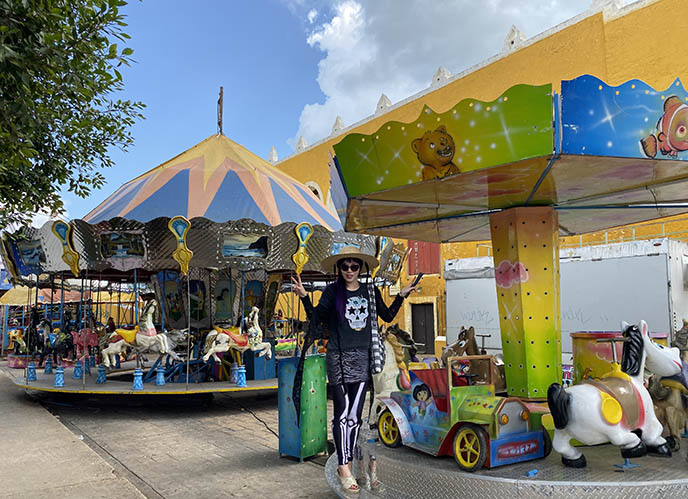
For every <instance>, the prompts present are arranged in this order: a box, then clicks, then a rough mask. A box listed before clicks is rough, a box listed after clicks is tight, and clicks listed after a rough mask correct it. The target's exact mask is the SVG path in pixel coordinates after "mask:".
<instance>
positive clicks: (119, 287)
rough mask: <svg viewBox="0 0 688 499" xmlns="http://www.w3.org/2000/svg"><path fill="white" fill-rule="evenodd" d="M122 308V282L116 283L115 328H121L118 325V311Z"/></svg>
mask: <svg viewBox="0 0 688 499" xmlns="http://www.w3.org/2000/svg"><path fill="white" fill-rule="evenodd" d="M121 308H122V281H118V282H117V327H121V325H120V323H119V311H120V309H121Z"/></svg>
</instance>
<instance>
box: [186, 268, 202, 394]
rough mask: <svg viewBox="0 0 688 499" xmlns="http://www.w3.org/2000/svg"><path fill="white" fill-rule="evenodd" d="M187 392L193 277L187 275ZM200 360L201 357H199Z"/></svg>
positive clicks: (187, 385) (189, 364) (187, 383)
mask: <svg viewBox="0 0 688 499" xmlns="http://www.w3.org/2000/svg"><path fill="white" fill-rule="evenodd" d="M186 324H187V326H186V327H187V332H186V390H187V391H188V390H189V366H191V275H190V274H186ZM199 358H200V356H199Z"/></svg>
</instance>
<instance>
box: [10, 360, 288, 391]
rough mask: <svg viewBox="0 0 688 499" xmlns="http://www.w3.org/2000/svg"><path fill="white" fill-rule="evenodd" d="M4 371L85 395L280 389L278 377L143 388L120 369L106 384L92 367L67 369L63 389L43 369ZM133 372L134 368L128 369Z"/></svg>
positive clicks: (35, 386) (26, 385) (21, 384)
mask: <svg viewBox="0 0 688 499" xmlns="http://www.w3.org/2000/svg"><path fill="white" fill-rule="evenodd" d="M0 370H2V371H3V372H4V373H6V374H7V375H8V376H9V378H10V379H11V380H12V381H13V382H14V384H15V386H17V387H18V388H22V389H24V390H35V391H41V392H53V393H74V394H84V395H195V394H203V393H224V392H241V393H251V392H268V391H277V379H276V378H273V379H266V380H248V381H247V382H246V387H245V388H239V387H237V386H236V384H234V383H229V382H228V381H214V382H205V383H189V387H188V389H187V387H186V383H167V384H165V385H163V386H157V385H156V384H155V383H144V384H143V390H134V389H133V383H132V381H131V380H127V381H123V380H118V379H116V377H120V376H123V375H126V374H127V370H123V371H117V372H115V373H114V374H113V375H108V379H107V382H106V383H105V384H96V378H97V375H96V370H95V369H91V375H90V376H89V375H88V374H87V375H86V376H85V380H81V379H73V378H72V372H73V368H71V367H68V368H66V369H65V377H64V378H65V383H64V387H62V388H55V387H54V386H53V383H54V381H55V375H54V374H44V373H43V370H42V369H37V370H36V381H26V378H24V371H23V370H22V371H19V370H16V369H9V368H7V367H5V366H2V367H0ZM129 372H131V371H129Z"/></svg>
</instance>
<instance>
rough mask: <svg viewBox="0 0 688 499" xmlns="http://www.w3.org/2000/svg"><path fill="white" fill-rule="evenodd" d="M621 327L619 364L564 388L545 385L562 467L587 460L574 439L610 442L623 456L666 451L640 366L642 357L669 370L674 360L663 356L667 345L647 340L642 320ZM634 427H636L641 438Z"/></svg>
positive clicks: (657, 367)
mask: <svg viewBox="0 0 688 499" xmlns="http://www.w3.org/2000/svg"><path fill="white" fill-rule="evenodd" d="M621 328H622V332H623V337H624V346H623V354H622V357H621V365H620V366H619V364H618V363H613V364H612V370H611V372H610V373H609V374H607V375H606V376H605V377H603V378H602V379H600V380H595V379H588V380H584V381H582V382H581V383H580V384H577V385H574V386H572V387H570V388H567V389H564V388H563V387H562V386H561V385H560V384H558V383H552V385H550V387H549V389H548V390H547V402H548V404H549V409H550V411H551V413H552V417H553V418H554V426H555V430H554V441H553V442H552V445H553V447H554V449H555V450H556V451H557V452H558V453H560V454H561V460H562V463H563V464H564V465H565V466H569V467H572V468H583V467H585V465H586V461H585V456H584V455H583V454H582V453H581V452H580V450H578V449H577V448H576V447H573V446H572V445H571V443H570V440H571V439H573V438H575V439H576V440H578V441H580V442H582V443H583V444H585V445H596V444H602V443H605V442H611V443H612V444H614V445H617V446H619V447H621V456H622V457H624V458H631V457H640V456H644V455H645V454H647V453H651V454H655V455H659V456H671V450H670V449H669V446H668V445H667V443H666V441H665V440H664V438H662V436H661V435H662V425H661V424H660V422H659V421H658V420H657V417H656V416H655V412H654V408H653V405H652V399H651V398H650V394H649V393H648V391H647V389H646V388H645V386H644V383H643V381H644V380H643V371H644V369H645V360H646V359H647V364H648V368H649V369H651V370H654V371H655V372H658V373H660V372H670V371H673V366H675V365H676V364H675V360H673V359H672V358H671V356H670V355H667V352H668V350H669V349H664V348H662V347H659V346H658V345H657V344H656V343H654V342H653V341H652V340H651V339H650V337H649V334H648V329H647V323H646V322H645V321H641V322H640V328H638V326H635V325H629V324H627V323H626V322H623V323H622V324H621ZM635 430H641V434H640V437H638V435H637V434H636V433H635Z"/></svg>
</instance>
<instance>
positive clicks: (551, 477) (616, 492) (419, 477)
mask: <svg viewBox="0 0 688 499" xmlns="http://www.w3.org/2000/svg"><path fill="white" fill-rule="evenodd" d="M362 447H363V453H364V455H365V456H367V455H368V453H373V454H374V455H375V456H376V459H377V473H378V479H379V480H380V482H381V485H380V486H379V487H377V488H376V489H375V490H371V489H370V488H369V483H365V484H361V491H360V493H359V494H356V495H357V496H358V497H360V498H372V497H375V498H394V499H399V498H425V497H427V498H433V499H440V498H445V497H446V498H455V497H461V498H462V499H470V498H480V499H485V498H488V497H498V498H499V499H512V498H513V499H516V498H518V499H523V498H540V497H543V498H544V497H547V498H553V499H557V498H562V499H564V498H566V499H573V498H586V499H587V498H589V499H593V498H594V499H600V498H604V499H607V498H617V497H618V498H625V499H635V498H637V499H649V498H660V497H661V498H663V499H664V498H685V497H688V462H686V449H688V439H685V438H684V439H682V441H681V449H680V450H679V451H678V452H675V453H674V454H673V456H672V457H670V458H666V457H654V456H645V457H642V458H636V459H632V460H631V463H632V464H639V465H640V467H638V468H632V469H628V470H626V471H621V470H619V469H618V468H616V467H615V466H614V464H623V463H624V460H623V458H622V457H621V453H620V452H619V448H618V447H615V446H612V445H609V444H607V445H598V446H593V447H581V448H580V449H581V451H582V452H583V453H584V454H585V457H586V459H587V462H588V465H587V467H586V468H583V469H573V468H565V467H564V466H563V465H562V464H561V456H560V455H559V454H558V453H557V452H556V451H552V453H551V454H550V455H549V456H548V457H546V458H544V459H537V460H534V461H527V462H524V463H519V464H512V465H507V466H502V467H498V468H493V469H489V470H488V469H482V470H479V471H476V472H474V473H467V472H465V471H461V470H460V469H459V467H458V465H457V464H456V462H455V461H454V458H453V457H446V456H445V457H433V456H430V455H428V454H424V453H422V452H419V451H416V450H413V449H410V448H408V447H403V446H402V447H398V448H396V449H391V448H388V447H385V446H384V445H383V444H381V443H379V442H376V443H364V444H362ZM365 463H366V465H367V457H366V461H365ZM356 468H357V461H354V475H356ZM533 470H537V471H536V472H535V473H533ZM325 475H326V477H327V481H328V483H329V484H330V487H331V488H332V490H333V491H334V492H335V493H336V494H337V495H338V496H339V497H347V498H349V497H352V495H353V494H347V493H346V492H345V491H344V490H343V489H342V487H341V485H340V484H339V479H338V478H337V456H336V454H333V455H332V456H330V458H329V459H328V460H327V464H326V466H325ZM529 475H530V476H529Z"/></svg>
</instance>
